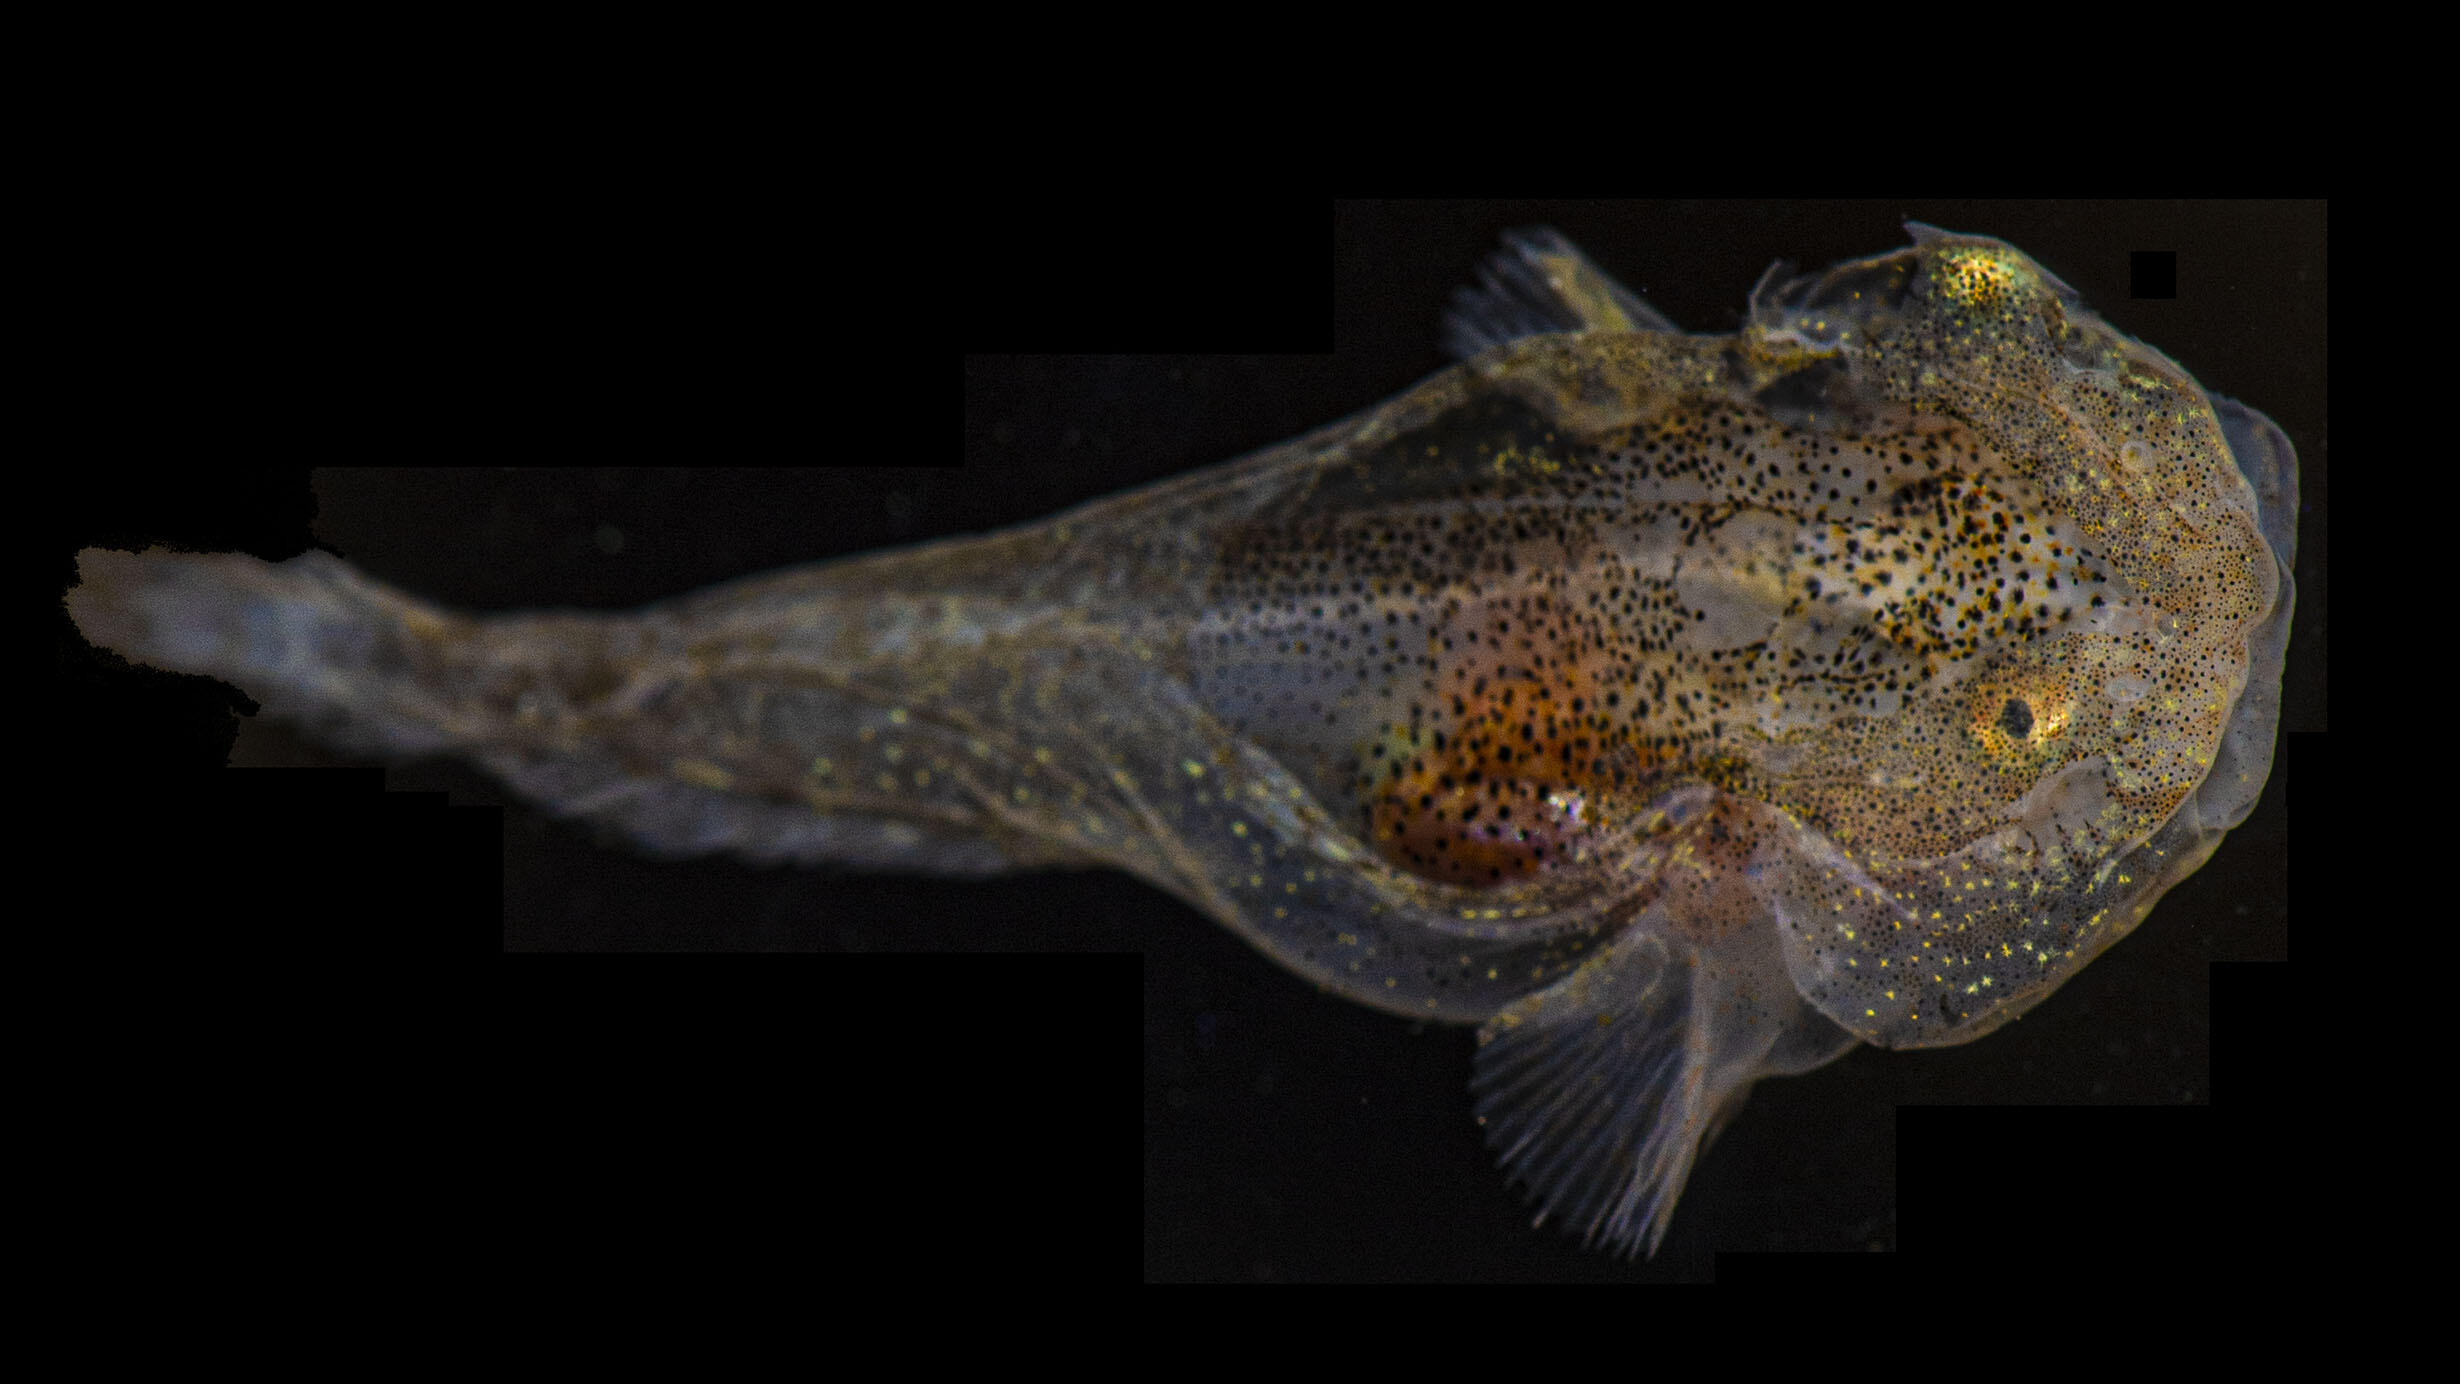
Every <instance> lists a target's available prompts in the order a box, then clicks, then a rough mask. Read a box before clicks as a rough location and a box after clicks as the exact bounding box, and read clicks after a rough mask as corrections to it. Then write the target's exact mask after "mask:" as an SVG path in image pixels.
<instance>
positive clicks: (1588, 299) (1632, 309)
mask: <svg viewBox="0 0 2460 1384" xmlns="http://www.w3.org/2000/svg"><path fill="white" fill-rule="evenodd" d="M1681 330H1682V329H1681V328H1680V327H1677V326H1675V325H1674V324H1673V323H1672V322H1671V321H1668V320H1667V318H1666V316H1665V314H1663V313H1661V312H1659V311H1658V310H1657V309H1655V308H1653V307H1650V306H1649V305H1648V304H1647V303H1644V302H1642V301H1641V300H1640V297H1639V295H1638V294H1635V293H1633V292H1632V291H1631V290H1630V289H1628V288H1625V287H1623V285H1621V284H1619V283H1616V282H1615V281H1614V278H1613V276H1611V275H1609V274H1608V273H1607V272H1606V271H1605V270H1603V269H1600V268H1598V267H1597V265H1596V264H1595V263H1593V262H1592V261H1591V260H1590V259H1589V257H1588V256H1587V255H1586V254H1583V253H1582V252H1581V249H1580V247H1579V246H1577V245H1574V244H1572V243H1571V242H1570V241H1568V240H1565V239H1564V238H1563V237H1562V236H1561V235H1559V234H1557V233H1556V232H1555V231H1554V229H1553V228H1552V227H1547V226H1535V227H1531V228H1529V229H1526V230H1518V231H1506V232H1504V235H1503V248H1502V249H1500V250H1497V251H1496V252H1495V253H1494V254H1492V255H1489V256H1487V258H1486V262H1485V263H1484V264H1483V265H1481V266H1479V269H1478V282H1477V284H1476V285H1475V286H1474V287H1470V288H1463V289H1460V290H1458V291H1456V292H1455V293H1454V294H1453V295H1452V308H1451V310H1450V311H1449V312H1447V313H1445V314H1444V347H1445V349H1446V350H1449V351H1450V352H1451V353H1452V354H1453V355H1454V356H1456V357H1458V358H1460V359H1462V360H1467V359H1468V358H1469V357H1471V356H1474V355H1476V354H1477V353H1479V352H1480V351H1483V350H1486V349H1488V348H1489V347H1493V346H1500V345H1502V344H1503V343H1504V342H1507V341H1517V340H1519V339H1520V338H1522V337H1524V336H1538V335H1543V334H1547V333H1553V332H1598V331H1604V332H1680V331H1681Z"/></svg>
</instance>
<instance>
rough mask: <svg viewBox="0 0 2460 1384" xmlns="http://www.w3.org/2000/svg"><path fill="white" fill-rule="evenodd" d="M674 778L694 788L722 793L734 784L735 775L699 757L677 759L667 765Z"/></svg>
mask: <svg viewBox="0 0 2460 1384" xmlns="http://www.w3.org/2000/svg"><path fill="white" fill-rule="evenodd" d="M668 768H669V770H670V771H671V772H672V773H673V774H674V776H675V777H676V778H679V779H681V780H683V781H684V782H685V783H688V784H691V785H692V786H693V787H695V788H706V789H709V790H711V791H712V792H718V793H723V792H726V791H727V790H729V789H731V788H733V787H734V786H735V776H734V775H732V774H730V773H727V772H726V771H725V770H724V769H721V768H719V767H718V766H716V765H714V764H711V763H709V762H708V761H707V760H701V759H678V760H674V761H672V762H671V763H670V764H669V765H668Z"/></svg>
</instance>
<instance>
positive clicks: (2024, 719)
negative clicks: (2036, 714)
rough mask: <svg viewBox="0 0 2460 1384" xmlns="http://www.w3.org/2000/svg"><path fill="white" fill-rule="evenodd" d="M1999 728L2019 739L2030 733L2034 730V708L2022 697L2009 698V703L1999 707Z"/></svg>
mask: <svg viewBox="0 0 2460 1384" xmlns="http://www.w3.org/2000/svg"><path fill="white" fill-rule="evenodd" d="M1999 729H2001V730H2003V731H2006V732H2007V733H2008V734H2009V735H2011V736H2014V737H2015V738H2016V739H2019V740H2021V739H2023V738H2024V737H2025V736H2027V735H2030V734H2031V733H2032V731H2033V708H2031V707H2030V706H2027V705H2025V701H2024V698H2022V697H2010V698H2008V699H2007V705H2005V706H2003V707H2000V708H1999Z"/></svg>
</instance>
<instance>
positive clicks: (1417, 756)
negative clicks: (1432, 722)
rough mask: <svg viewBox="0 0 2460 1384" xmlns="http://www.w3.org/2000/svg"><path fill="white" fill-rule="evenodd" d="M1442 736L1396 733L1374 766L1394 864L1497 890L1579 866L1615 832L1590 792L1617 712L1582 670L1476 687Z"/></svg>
mask: <svg viewBox="0 0 2460 1384" xmlns="http://www.w3.org/2000/svg"><path fill="white" fill-rule="evenodd" d="M1441 710H1442V711H1444V712H1447V713H1449V715H1448V716H1446V717H1445V718H1444V719H1445V721H1446V726H1445V728H1443V729H1436V730H1430V729H1428V728H1427V727H1426V726H1425V725H1424V724H1422V723H1421V722H1419V721H1416V720H1413V722H1412V723H1411V724H1410V725H1407V726H1401V727H1395V728H1393V729H1392V730H1390V731H1388V732H1387V733H1386V735H1385V736H1384V738H1383V740H1382V742H1381V743H1380V744H1378V745H1377V746H1376V747H1375V748H1374V749H1373V750H1372V751H1371V752H1370V755H1369V758H1368V764H1369V766H1370V768H1369V772H1368V774H1367V776H1366V780H1365V782H1364V783H1363V784H1362V786H1363V787H1365V788H1366V789H1367V808H1368V818H1369V827H1370V831H1371V835H1372V838H1373V839H1374V841H1375V842H1376V845H1377V847H1378V848H1379V849H1380V850H1382V851H1383V853H1384V855H1385V858H1386V859H1388V860H1390V861H1391V862H1392V863H1393V864H1395V865H1397V866H1400V867H1401V868H1403V869H1405V870H1408V871H1410V872H1411V873H1413V874H1416V875H1419V876H1422V877H1424V878H1428V879H1433V880H1437V881H1440V882H1442V883H1446V884H1458V885H1466V886H1473V887H1475V886H1489V885H1496V884H1502V883H1505V882H1508V881H1510V880H1514V879H1520V878H1525V877H1527V876H1529V875H1532V874H1535V873H1536V872H1538V871H1539V870H1542V869H1545V868H1546V867H1548V866H1549V865H1552V864H1555V863H1558V862H1562V861H1566V860H1570V859H1574V858H1577V856H1578V854H1579V853H1580V851H1581V850H1582V849H1583V847H1584V845H1585V844H1586V843H1587V841H1588V840H1589V839H1590V838H1591V837H1593V836H1594V835H1595V834H1596V833H1597V832H1598V831H1600V830H1601V829H1602V828H1604V826H1605V825H1606V823H1605V821H1604V820H1603V817H1604V815H1605V802H1604V798H1603V795H1601V794H1600V793H1599V792H1598V791H1597V785H1595V784H1594V783H1593V782H1592V779H1593V776H1594V768H1595V765H1596V763H1597V761H1598V758H1599V752H1600V748H1601V746H1602V745H1603V743H1604V742H1605V740H1606V738H1607V727H1608V725H1609V721H1608V716H1607V710H1606V707H1605V705H1604V704H1603V703H1602V702H1601V701H1600V699H1599V697H1598V695H1597V691H1596V688H1595V687H1594V686H1593V685H1592V682H1591V680H1590V679H1589V678H1588V677H1587V676H1585V675H1584V674H1583V673H1582V672H1581V671H1580V670H1579V669H1578V668H1577V667H1570V668H1563V669H1558V670H1555V671H1554V672H1553V673H1552V674H1551V675H1550V676H1544V677H1540V676H1536V675H1534V674H1530V673H1506V674H1498V675H1492V676H1489V677H1485V678H1480V679H1478V680H1477V681H1476V682H1475V683H1474V684H1473V685H1472V686H1471V688H1470V689H1469V690H1468V691H1467V692H1465V693H1464V694H1462V695H1460V696H1456V697H1454V698H1453V699H1452V700H1451V702H1450V704H1449V705H1447V706H1444V707H1442V708H1441Z"/></svg>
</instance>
